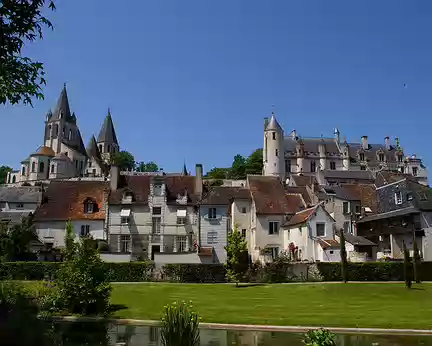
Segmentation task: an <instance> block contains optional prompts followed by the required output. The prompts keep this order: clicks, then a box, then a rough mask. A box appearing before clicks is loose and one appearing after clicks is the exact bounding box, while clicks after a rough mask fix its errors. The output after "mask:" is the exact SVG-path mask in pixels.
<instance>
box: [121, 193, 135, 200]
mask: <svg viewBox="0 0 432 346" xmlns="http://www.w3.org/2000/svg"><path fill="white" fill-rule="evenodd" d="M132 200H133V193H132V191H125V192H124V194H123V200H122V202H123V203H132Z"/></svg>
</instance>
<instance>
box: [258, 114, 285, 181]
mask: <svg viewBox="0 0 432 346" xmlns="http://www.w3.org/2000/svg"><path fill="white" fill-rule="evenodd" d="M263 160H264V169H263V170H264V171H263V175H266V176H277V177H279V178H281V179H285V148H284V132H283V130H282V127H281V126H280V125H279V123H278V122H277V120H276V117H275V114H274V112H272V116H271V118H270V119H268V118H265V120H264V149H263Z"/></svg>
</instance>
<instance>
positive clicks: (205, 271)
mask: <svg viewBox="0 0 432 346" xmlns="http://www.w3.org/2000/svg"><path fill="white" fill-rule="evenodd" d="M161 274H162V280H168V281H175V282H190V283H220V282H226V281H227V280H226V274H227V271H226V268H225V265H224V264H166V265H164V266H163V268H162V271H161Z"/></svg>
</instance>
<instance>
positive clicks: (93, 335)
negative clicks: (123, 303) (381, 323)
mask: <svg viewBox="0 0 432 346" xmlns="http://www.w3.org/2000/svg"><path fill="white" fill-rule="evenodd" d="M42 329H44V332H43V334H44V338H45V340H46V342H40V341H38V342H37V343H36V339H38V338H33V336H34V335H27V338H26V339H30V340H32V343H31V344H34V345H37V346H41V345H42V344H44V345H45V344H47V345H48V344H49V345H61V346H66V345H67V346H81V345H86V346H96V345H97V346H147V345H149V346H160V345H162V344H161V342H160V331H159V329H158V328H157V327H148V326H132V325H116V324H105V323H96V322H84V323H76V322H75V323H64V322H62V323H47V324H46V325H45V328H42ZM22 330H23V332H24V330H25V329H22ZM27 330H28V332H27V334H32V333H33V334H38V333H41V328H38V330H33V331H32V332H30V330H31V328H29V329H27ZM200 335H201V345H202V346H228V345H230V346H236V345H244V346H246V345H247V346H282V345H284V346H286V345H293V346H296V345H303V343H302V334H296V333H284V332H261V331H259V332H258V331H226V330H210V329H203V330H201V334H200ZM3 340H4V339H3ZM336 343H337V345H338V346H339V345H343V346H366V345H368V346H370V345H374V346H417V345H426V346H428V345H430V346H432V336H401V335H337V341H336ZM1 344H2V345H6V343H4V342H2V343H1ZM22 344H23V343H21V345H22ZM8 345H15V343H9V344H8Z"/></svg>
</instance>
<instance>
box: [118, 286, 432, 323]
mask: <svg viewBox="0 0 432 346" xmlns="http://www.w3.org/2000/svg"><path fill="white" fill-rule="evenodd" d="M177 300H185V301H189V300H191V301H192V302H193V305H194V306H195V308H196V310H197V311H198V313H199V314H200V316H201V317H202V322H216V323H241V324H269V325H302V326H333V327H363V328H364V327H375V328H411V329H432V285H431V284H420V285H415V287H414V289H411V290H408V289H406V288H405V286H404V284H401V283H396V284H393V283H389V284H374V283H365V284H354V283H353V284H350V283H348V284H316V285H315V284H313V285H311V284H306V285H290V284H286V285H282V284H274V285H266V286H251V287H240V288H236V287H235V286H234V285H224V284H216V285H210V284H168V283H148V284H113V292H112V303H113V304H118V305H120V306H121V305H123V306H124V308H123V309H122V308H121V307H120V306H119V310H117V311H116V312H114V317H117V318H132V319H144V320H159V318H160V315H161V312H162V309H163V307H164V305H165V304H167V303H171V302H173V301H177Z"/></svg>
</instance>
